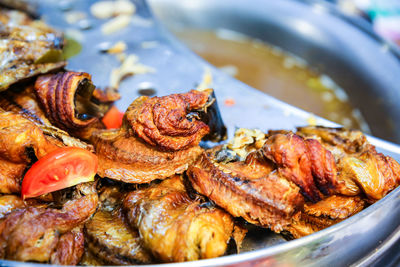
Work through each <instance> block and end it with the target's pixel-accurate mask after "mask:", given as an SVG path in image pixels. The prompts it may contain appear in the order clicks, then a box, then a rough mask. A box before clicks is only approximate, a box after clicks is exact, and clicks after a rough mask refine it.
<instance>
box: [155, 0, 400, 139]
mask: <svg viewBox="0 0 400 267" xmlns="http://www.w3.org/2000/svg"><path fill="white" fill-rule="evenodd" d="M215 2H218V3H215ZM273 2H279V4H278V3H273ZM149 3H150V5H151V7H152V9H153V11H154V12H155V14H156V15H157V16H158V17H159V19H160V20H161V22H162V23H163V24H164V25H165V26H166V27H167V28H168V29H169V30H170V31H171V32H172V33H173V34H174V35H175V36H176V37H177V38H178V39H180V40H181V41H183V43H185V44H186V45H187V46H188V47H189V48H190V49H191V50H193V51H194V52H195V53H197V54H198V55H199V56H201V57H202V58H204V59H205V60H207V61H208V62H210V63H211V64H213V65H214V66H216V67H218V68H220V69H221V70H222V71H224V72H225V73H227V74H228V75H231V76H233V77H235V78H237V79H239V80H241V81H242V82H244V83H246V84H248V85H250V86H252V87H254V88H257V89H259V90H261V91H263V92H266V93H268V94H270V95H272V96H274V97H276V98H278V99H281V100H283V101H285V102H287V103H290V104H292V105H294V106H297V107H300V108H302V109H304V110H307V111H310V112H312V113H313V114H315V115H318V116H321V117H324V118H326V119H329V120H331V121H334V122H337V123H339V124H342V125H344V126H346V127H350V128H356V129H361V130H363V131H364V132H366V133H370V134H373V135H376V136H378V137H381V138H384V139H387V140H391V141H394V142H397V143H399V142H400V135H399V131H398V130H399V129H400V126H399V123H400V120H398V114H399V113H398V111H400V109H399V105H400V104H399V103H400V102H398V101H397V100H400V95H399V91H400V88H398V86H397V84H398V82H399V79H400V72H399V71H398V69H399V68H398V67H399V53H398V48H396V46H397V44H400V1H399V0H336V1H334V0H330V1H328V0H327V1H323V0H320V1H307V0H303V1H300V0H298V1H296V0H292V1H289V0H282V1H264V2H263V1H257V0H256V1H249V2H248V3H246V1H241V0H238V1H224V0H221V1H207V0H204V1H199V0H192V1H174V0H150V1H149ZM278 5H279V6H278ZM305 9H307V10H305ZM310 11H311V13H312V14H313V15H312V16H315V18H314V17H312V16H311V15H310V14H309V12H310ZM389 61H390V62H389ZM391 64H395V65H396V68H397V69H394V68H392V67H391ZM387 70H389V71H387ZM225 104H227V105H234V99H232V100H231V101H229V103H225ZM310 123H312V121H311V122H310Z"/></svg>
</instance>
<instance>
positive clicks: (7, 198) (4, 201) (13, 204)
mask: <svg viewBox="0 0 400 267" xmlns="http://www.w3.org/2000/svg"><path fill="white" fill-rule="evenodd" d="M25 206H26V204H25V202H24V201H23V200H22V199H21V198H20V197H19V196H16V195H3V196H0V219H3V218H4V217H5V216H7V215H8V213H10V212H12V211H13V210H16V209H21V208H25Z"/></svg>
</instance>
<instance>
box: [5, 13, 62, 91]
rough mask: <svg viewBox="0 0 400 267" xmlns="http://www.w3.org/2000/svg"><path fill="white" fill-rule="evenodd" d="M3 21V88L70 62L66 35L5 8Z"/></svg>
mask: <svg viewBox="0 0 400 267" xmlns="http://www.w3.org/2000/svg"><path fill="white" fill-rule="evenodd" d="M0 22H1V27H0V36H1V37H0V62H1V64H0V91H3V90H6V89H7V88H8V87H9V86H10V85H12V84H14V83H16V82H18V81H20V80H24V79H26V78H29V77H33V76H36V75H38V74H44V73H48V72H50V71H52V70H55V69H60V68H62V67H64V66H65V65H66V62H64V61H63V56H62V47H63V43H64V41H63V36H62V34H60V33H58V32H56V31H55V30H53V29H51V28H50V27H49V26H47V25H46V24H44V23H43V22H42V21H34V20H32V19H31V18H29V17H28V16H27V15H26V14H24V13H22V12H19V11H15V10H1V11H0Z"/></svg>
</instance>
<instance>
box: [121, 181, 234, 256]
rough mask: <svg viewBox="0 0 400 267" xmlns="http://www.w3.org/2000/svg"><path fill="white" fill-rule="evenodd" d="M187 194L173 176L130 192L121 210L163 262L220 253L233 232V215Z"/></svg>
mask: <svg viewBox="0 0 400 267" xmlns="http://www.w3.org/2000/svg"><path fill="white" fill-rule="evenodd" d="M206 204H207V203H206V202H205V201H204V200H202V198H201V197H200V196H189V194H188V193H187V191H186V189H185V186H184V184H183V179H182V177H180V176H177V175H176V176H174V177H171V178H169V179H166V180H164V181H163V182H161V183H160V184H157V185H153V186H150V187H148V188H146V189H139V190H135V191H133V192H130V193H129V194H128V195H127V196H126V198H125V200H124V202H123V209H124V211H125V213H126V216H127V219H128V222H129V225H130V226H131V227H133V228H134V229H137V231H138V232H139V235H140V237H141V238H142V242H143V246H144V247H145V248H146V249H147V250H148V251H150V252H151V253H152V254H153V255H154V257H155V258H157V259H160V260H161V261H164V262H174V261H188V260H198V259H205V258H213V257H218V256H221V255H223V254H224V253H225V251H226V248H227V244H228V241H229V239H230V237H231V235H232V233H233V229H234V221H233V218H232V217H231V216H230V215H229V214H228V213H226V212H225V211H223V210H222V209H220V208H217V207H213V206H207V205H206Z"/></svg>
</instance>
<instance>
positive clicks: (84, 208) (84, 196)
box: [0, 184, 98, 265]
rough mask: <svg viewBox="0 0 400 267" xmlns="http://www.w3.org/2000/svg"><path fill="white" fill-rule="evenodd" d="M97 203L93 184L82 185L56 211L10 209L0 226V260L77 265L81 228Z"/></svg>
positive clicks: (33, 207) (40, 206) (81, 245)
mask: <svg viewBox="0 0 400 267" xmlns="http://www.w3.org/2000/svg"><path fill="white" fill-rule="evenodd" d="M97 202H98V196H97V193H96V191H95V184H82V185H78V186H77V187H76V188H75V190H74V192H72V198H71V200H68V201H66V202H65V203H63V205H62V207H61V208H60V209H57V208H53V207H51V205H50V203H49V204H36V205H35V204H33V205H29V206H27V207H23V208H16V209H14V210H13V211H11V212H10V213H9V214H8V215H7V216H6V217H5V219H4V220H3V221H2V222H1V224H0V244H1V245H0V257H1V258H6V259H12V260H19V261H37V262H50V263H54V264H67V265H75V264H78V263H79V261H80V259H81V256H82V254H83V252H84V237H83V235H82V226H83V223H84V222H85V221H86V220H87V219H89V218H90V216H91V215H92V214H93V213H94V212H95V211H96V207H97Z"/></svg>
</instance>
